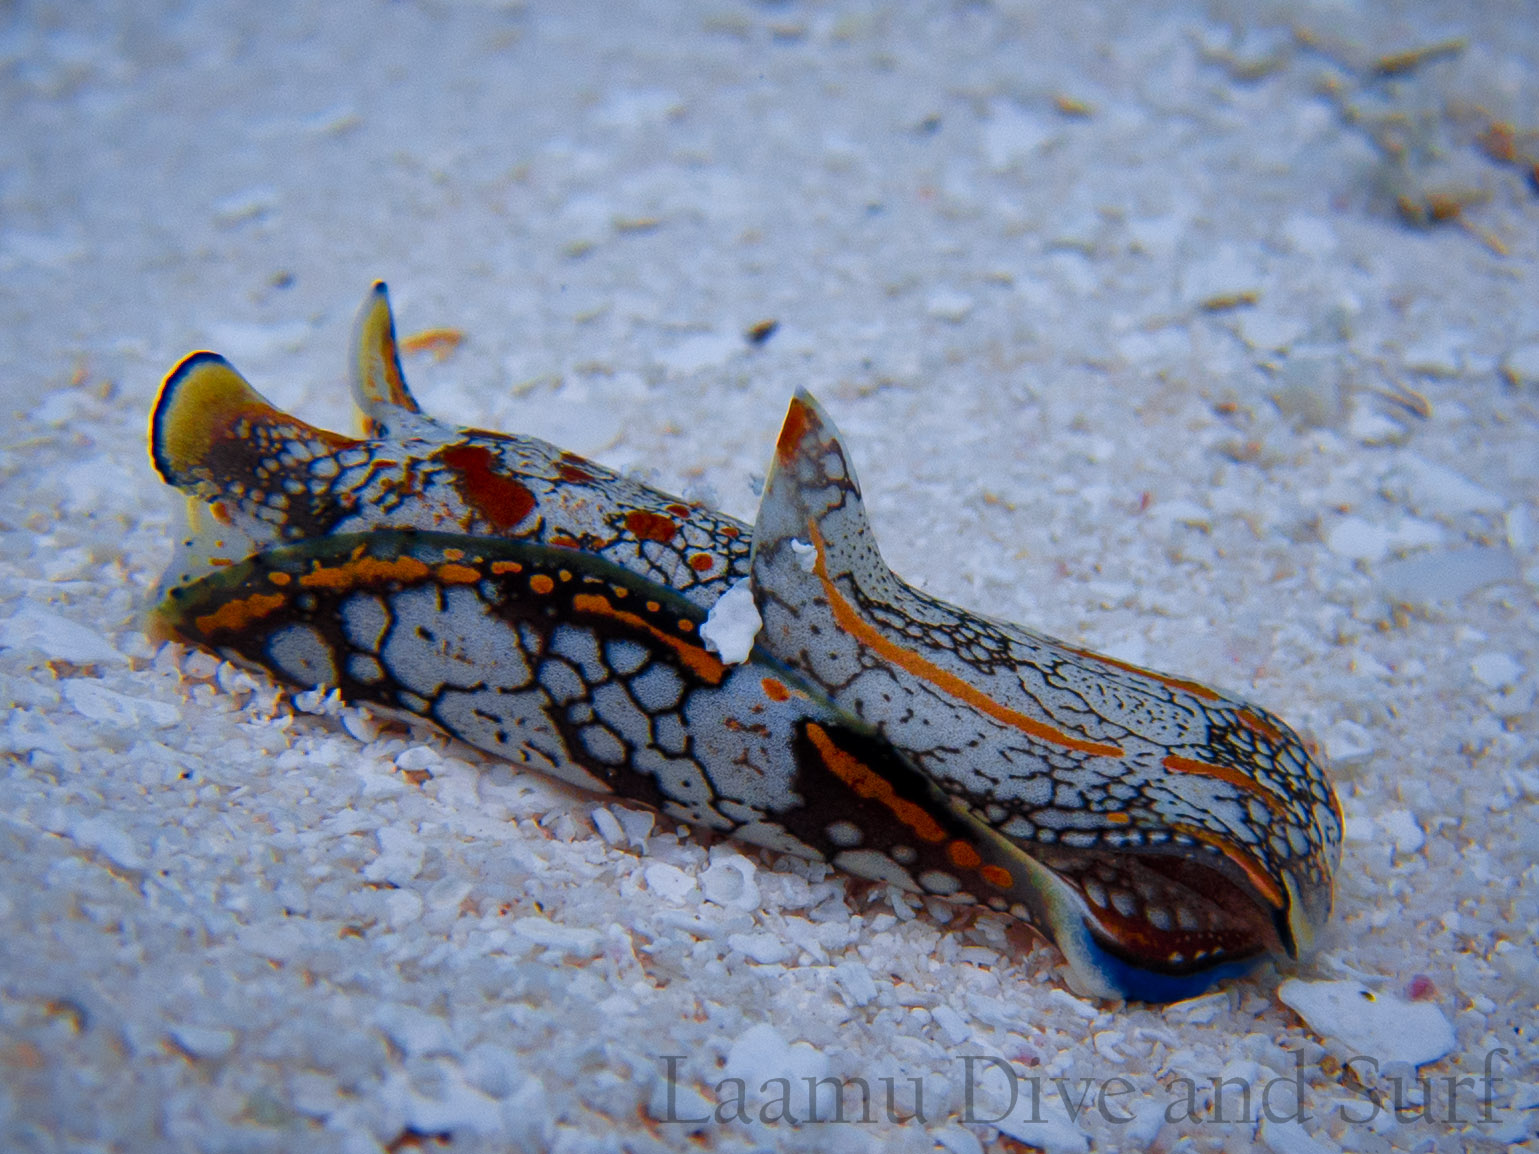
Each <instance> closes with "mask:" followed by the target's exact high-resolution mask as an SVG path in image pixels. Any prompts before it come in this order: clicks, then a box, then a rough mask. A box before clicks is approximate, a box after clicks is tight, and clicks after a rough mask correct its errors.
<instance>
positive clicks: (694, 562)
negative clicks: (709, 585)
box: [689, 553, 716, 573]
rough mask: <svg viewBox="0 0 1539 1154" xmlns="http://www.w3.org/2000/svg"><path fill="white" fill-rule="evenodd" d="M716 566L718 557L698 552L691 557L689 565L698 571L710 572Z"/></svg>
mask: <svg viewBox="0 0 1539 1154" xmlns="http://www.w3.org/2000/svg"><path fill="white" fill-rule="evenodd" d="M715 566H716V558H714V557H712V556H711V555H710V554H709V553H696V554H695V555H694V556H693V557H691V558H690V559H689V567H690V568H691V569H693V570H694V571H695V572H696V573H709V572H710V571H711V570H712V569H713V568H715Z"/></svg>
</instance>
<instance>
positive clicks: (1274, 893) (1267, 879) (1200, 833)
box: [1173, 823, 1288, 909]
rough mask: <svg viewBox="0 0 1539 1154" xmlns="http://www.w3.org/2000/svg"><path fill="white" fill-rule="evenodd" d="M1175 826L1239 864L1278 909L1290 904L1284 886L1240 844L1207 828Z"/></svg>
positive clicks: (1262, 894)
mask: <svg viewBox="0 0 1539 1154" xmlns="http://www.w3.org/2000/svg"><path fill="white" fill-rule="evenodd" d="M1173 828H1174V829H1178V830H1180V831H1181V832H1182V833H1184V834H1186V835H1187V836H1188V837H1190V838H1192V839H1193V840H1195V841H1200V842H1201V843H1202V844H1203V845H1210V846H1213V847H1214V848H1215V849H1217V850H1218V851H1219V852H1220V853H1221V854H1223V855H1224V856H1225V857H1226V858H1228V859H1229V860H1230V861H1232V862H1233V863H1234V864H1235V865H1237V866H1239V867H1240V872H1241V873H1243V874H1244V875H1245V876H1246V878H1247V879H1249V881H1250V883H1251V885H1253V886H1255V887H1256V889H1257V890H1258V891H1259V892H1260V893H1261V896H1262V897H1264V898H1266V900H1267V901H1269V902H1271V903H1272V905H1273V906H1275V907H1276V908H1277V909H1283V908H1284V907H1285V906H1286V905H1287V904H1288V898H1287V896H1286V895H1285V894H1284V893H1283V891H1282V887H1280V886H1279V885H1278V884H1277V883H1276V882H1275V881H1273V880H1272V876H1271V875H1270V874H1269V873H1267V872H1266V870H1265V869H1263V868H1262V866H1261V863H1260V862H1258V861H1257V860H1256V859H1255V858H1254V857H1252V856H1251V855H1250V854H1248V853H1246V852H1245V851H1244V850H1243V849H1241V848H1240V847H1239V846H1237V845H1234V844H1233V843H1232V842H1230V841H1228V840H1227V839H1225V838H1222V837H1219V836H1218V835H1216V834H1213V833H1209V832H1208V831H1207V830H1205V829H1197V828H1194V827H1193V826H1189V825H1184V824H1181V823H1175V824H1174V825H1173Z"/></svg>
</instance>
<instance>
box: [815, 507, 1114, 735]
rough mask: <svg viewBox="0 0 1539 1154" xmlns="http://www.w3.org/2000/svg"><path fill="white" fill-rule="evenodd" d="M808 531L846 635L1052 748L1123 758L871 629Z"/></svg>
mask: <svg viewBox="0 0 1539 1154" xmlns="http://www.w3.org/2000/svg"><path fill="white" fill-rule="evenodd" d="M807 530H808V532H809V533H810V534H811V536H812V543H813V545H814V546H816V548H817V551H818V554H817V562H816V563H815V564H814V565H813V569H812V571H813V573H815V574H816V575H817V577H818V580H819V581H821V582H822V583H823V592H824V594H825V595H826V596H827V598H828V607H829V608H830V609H832V610H833V613H834V620H836V621H837V622H838V623H839V627H840V628H841V629H843V630H844V631H845V632H846V633H849V634H852V635H853V636H854V637H855V638H856V640H858V641H859V642H860V643H861V644H862V645H865V646H866V647H867V648H869V649H873V650H875V651H876V652H877V653H878V654H880V655H881V656H882V657H884V658H886V659H887V660H888V661H891V662H892V663H893V664H894V665H896V666H898V667H899V668H901V669H906V670H908V671H909V672H910V673H912V674H913V675H914V676H915V677H918V678H921V679H922V680H924V681H928V682H929V683H930V684H931V685H933V686H935V688H937V689H939V690H940V691H941V692H943V693H949V694H950V695H951V696H952V697H955V698H957V699H958V700H960V701H963V702H966V703H967V704H968V705H970V706H972V707H973V708H974V709H976V710H978V712H980V713H984V714H987V715H988V716H989V717H992V718H993V719H994V720H995V721H999V722H1003V723H1004V724H1005V725H1009V726H1012V727H1013V728H1015V729H1019V730H1020V731H1021V732H1022V733H1025V734H1027V735H1028V736H1030V737H1034V738H1036V739H1037V740H1038V741H1045V742H1048V743H1049V744H1051V745H1057V746H1061V747H1062V748H1064V749H1072V750H1075V751H1077V752H1079V753H1088V754H1090V755H1091V756H1092V757H1122V756H1123V750H1122V747H1121V746H1118V745H1107V744H1105V743H1103V742H1099V741H1086V740H1085V739H1084V738H1082V737H1075V736H1073V735H1072V734H1068V733H1065V732H1064V731H1063V730H1061V729H1056V728H1054V727H1053V726H1051V725H1048V724H1046V723H1044V722H1041V721H1038V720H1037V719H1036V718H1034V717H1028V716H1026V714H1024V713H1021V712H1019V711H1018V710H1014V709H1011V708H1009V707H1008V706H1005V705H1001V704H1000V703H999V702H997V701H995V700H994V699H993V698H992V697H990V696H989V695H988V694H986V693H984V692H982V691H981V690H979V689H977V688H976V687H974V686H972V685H969V684H968V683H967V682H965V681H963V680H962V679H961V678H960V677H958V676H957V675H956V674H955V673H950V672H948V671H947V670H944V669H942V668H941V667H940V666H938V665H936V664H935V663H934V662H931V661H927V660H925V658H923V657H921V656H920V655H919V654H918V653H915V652H914V651H913V650H910V649H905V648H903V647H902V646H901V645H899V644H897V643H896V642H893V641H889V640H888V639H887V638H886V637H884V636H882V634H880V633H878V632H877V631H876V630H875V629H874V628H873V627H872V626H870V625H868V624H867V623H866V622H865V621H864V620H862V619H861V616H860V614H859V613H857V612H856V611H855V608H854V606H852V605H851V604H850V603H849V602H848V601H846V600H845V599H844V594H842V593H841V592H839V589H838V587H837V586H836V585H835V584H834V583H833V580H832V579H831V578H830V577H829V576H828V567H827V562H826V559H825V554H824V551H823V534H822V533H820V532H819V531H818V527H817V524H816V523H815V522H811V521H809V522H808V523H807Z"/></svg>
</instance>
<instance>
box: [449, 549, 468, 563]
mask: <svg viewBox="0 0 1539 1154" xmlns="http://www.w3.org/2000/svg"><path fill="white" fill-rule="evenodd" d="M464 559H465V550H463V549H445V550H444V560H445V561H463V560H464Z"/></svg>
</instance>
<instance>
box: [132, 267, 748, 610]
mask: <svg viewBox="0 0 1539 1154" xmlns="http://www.w3.org/2000/svg"><path fill="white" fill-rule="evenodd" d="M355 346H356V351H355V359H354V365H353V396H354V399H355V401H356V402H357V404H358V407H359V409H360V411H361V412H362V414H363V422H364V426H365V431H366V433H367V434H368V435H367V436H365V437H362V438H357V437H348V436H344V435H342V434H339V433H333V432H330V431H328V430H325V429H318V428H316V427H315V426H313V425H309V424H307V423H305V422H304V421H301V420H299V419H298V418H297V417H293V416H290V415H289V414H288V413H285V412H283V411H281V410H280V409H278V408H277V407H275V406H274V405H273V404H272V403H271V402H269V401H268V400H267V399H266V398H265V397H263V396H262V395H261V394H260V393H258V392H257V391H256V390H255V389H253V388H252V387H251V386H250V385H249V384H248V383H247V382H246V380H245V379H244V378H243V377H241V375H240V374H239V373H237V372H236V371H235V369H234V368H232V367H231V366H230V364H229V363H228V362H227V361H226V360H225V359H224V358H223V357H221V356H218V355H217V354H215V353H208V352H199V353H193V354H192V355H191V356H188V357H186V358H185V359H183V361H182V362H181V363H180V364H179V365H177V367H176V368H175V369H173V370H172V371H171V373H170V375H169V376H167V378H166V380H165V383H164V384H163V385H162V386H161V391H160V398H159V400H158V401H157V402H156V405H155V411H154V414H153V415H152V417H151V419H150V455H151V458H152V460H153V462H154V465H155V469H156V471H157V472H159V474H160V475H161V477H162V478H164V480H165V481H166V482H167V483H168V484H171V485H174V486H176V487H177V488H178V489H181V490H182V491H183V492H185V493H186V494H187V495H188V497H189V522H190V524H191V527H192V530H193V531H192V533H191V534H190V535H189V536H187V537H185V538H184V539H183V540H182V541H181V542H180V544H179V548H178V552H177V555H176V557H175V558H174V560H173V562H172V565H171V568H170V570H169V571H168V573H167V575H166V579H165V581H164V582H162V591H164V590H165V589H167V588H170V587H171V586H172V585H174V584H178V583H184V582H186V581H189V580H193V579H195V578H197V577H201V576H205V575H207V574H208V573H210V572H213V571H214V570H215V569H218V568H221V567H223V566H225V565H229V564H233V563H235V562H238V561H241V560H243V559H244V558H246V557H247V556H249V555H251V554H252V553H253V552H256V551H257V550H260V549H264V548H267V547H269V546H271V545H276V544H284V543H292V542H295V541H303V540H314V539H316V538H320V537H325V536H329V535H331V534H334V533H362V532H368V531H370V530H373V529H381V528H383V529H423V530H428V531H432V532H439V533H460V534H466V535H470V536H486V537H505V538H513V539H517V540H524V541H529V542H531V543H534V544H541V545H551V546H555V547H559V548H565V549H571V550H574V551H576V552H581V553H590V554H593V555H595V556H598V557H601V558H603V559H604V560H607V561H612V562H614V563H615V564H617V565H620V566H622V567H623V568H626V569H628V570H630V571H631V572H633V573H635V574H637V575H638V576H640V577H644V578H646V579H648V580H652V581H656V582H658V583H659V584H661V585H664V586H666V587H668V588H670V589H673V590H675V591H676V592H678V593H680V594H681V595H683V596H684V597H687V598H689V599H690V600H691V601H693V602H694V603H695V604H697V605H700V606H703V607H704V608H707V609H709V608H710V606H711V605H712V604H714V603H715V601H716V599H717V598H718V597H720V596H721V594H722V593H724V592H725V591H726V590H727V589H728V588H729V587H730V586H731V585H732V583H733V582H734V581H736V580H738V579H740V578H743V577H746V576H747V574H748V548H749V541H748V526H747V525H745V524H744V523H743V522H741V521H738V520H735V519H733V518H731V517H725V516H722V515H720V514H718V513H715V512H713V511H711V510H709V509H705V508H702V507H701V506H699V505H694V504H690V503H689V502H687V501H684V500H683V499H682V498H679V497H675V496H672V495H671V494H669V493H665V492H663V491H661V490H659V489H655V488H652V487H651V486H648V485H644V484H641V483H640V482H637V481H633V480H631V479H629V478H627V477H624V476H621V475H620V474H619V473H616V472H615V471H614V470H612V469H608V468H605V467H604V466H603V465H599V464H596V463H595V462H593V461H589V460H586V459H585V458H583V457H579V456H577V455H576V454H574V453H569V452H566V451H565V450H563V449H559V448H557V447H556V446H555V445H552V444H550V443H548V442H546V441H542V440H540V439H539V438H537V437H524V436H518V435H514V434H504V433H492V432H486V431H483V430H479V429H470V428H460V427H456V426H453V425H448V424H445V423H443V422H441V421H437V420H434V419H433V418H432V417H429V416H427V415H426V414H424V413H423V412H422V411H421V410H420V409H419V407H418V406H417V403H416V401H415V400H414V399H413V398H412V395H411V392H410V391H409V390H408V388H407V386H406V379H405V376H404V374H403V373H402V371H401V362H400V358H399V355H398V353H397V348H396V339H395V326H394V324H393V321H392V319H391V315H390V304H389V298H388V296H387V295H386V291H385V286H384V285H383V284H376V285H375V286H374V289H373V291H372V292H371V293H370V294H369V298H368V300H367V301H366V302H365V304H364V307H363V310H362V312H361V313H360V314H359V318H358V323H357V326H356V331H355Z"/></svg>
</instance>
